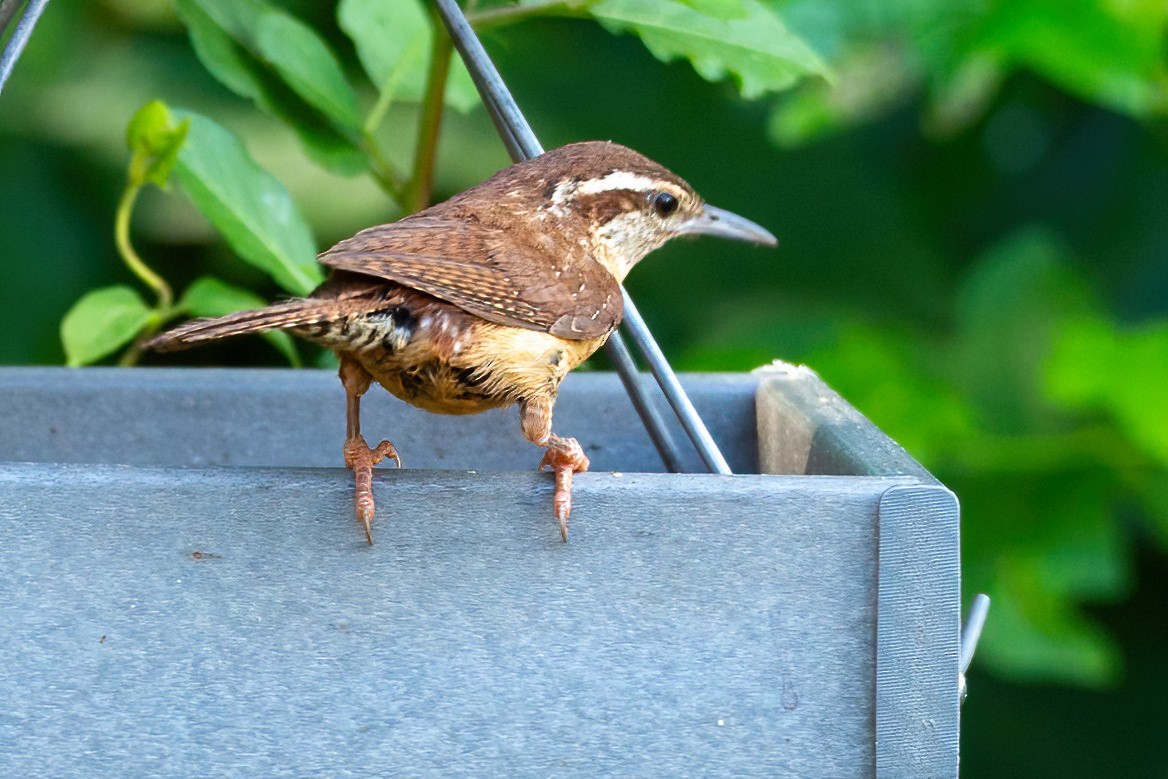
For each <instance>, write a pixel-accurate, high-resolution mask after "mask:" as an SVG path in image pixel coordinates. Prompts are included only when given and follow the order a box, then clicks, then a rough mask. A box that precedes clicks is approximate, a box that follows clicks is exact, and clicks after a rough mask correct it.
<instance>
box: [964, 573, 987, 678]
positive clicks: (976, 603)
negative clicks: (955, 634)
mask: <svg viewBox="0 0 1168 779" xmlns="http://www.w3.org/2000/svg"><path fill="white" fill-rule="evenodd" d="M989 612H990V596H989V595H986V594H984V593H978V594H977V595H975V596H974V597H973V603H972V604H970V606H969V614H968V615H966V617H965V625H964V626H963V627H962V628H961V650H960V652H959V661H958V662H959V665H960V666H961V673H963V674H964V673H965V672H966V671H968V670H969V664H970V663H972V662H973V652H974V650H975V649H977V641H978V639H979V638H981V629H982V628H984V627H985V621H986V615H987V614H989Z"/></svg>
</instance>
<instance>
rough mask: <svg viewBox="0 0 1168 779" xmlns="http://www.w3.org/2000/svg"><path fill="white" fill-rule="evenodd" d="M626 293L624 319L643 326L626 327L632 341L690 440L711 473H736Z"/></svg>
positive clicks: (727, 474) (725, 474)
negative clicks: (731, 468) (640, 323)
mask: <svg viewBox="0 0 1168 779" xmlns="http://www.w3.org/2000/svg"><path fill="white" fill-rule="evenodd" d="M622 291H623V288H622ZM624 295H625V321H626V322H630V321H633V320H635V321H638V322H642V326H641V329H637V328H634V327H629V328H627V329H628V332H629V337H630V338H632V339H633V343H635V344H636V345H637V348H639V349H640V350H641V354H643V355H644V356H645V360H646V361H647V362H648V363H649V370H651V371H653V375H654V376H656V377H657V383H658V384H660V385H661V391H662V392H664V393H665V397H667V398H668V399H669V404H670V405H671V406H673V410H674V412H675V413H676V414H677V418H678V419H679V420H680V421H681V426H682V427H684V428H685V432H686V433H688V434H689V437H690V440H691V441H693V442H694V448H695V449H697V450H698V454H700V455H701V456H702V459H703V460H704V461H705V463H706V467H707V468H709V469H710V471H711V472H712V473H720V474H722V475H724V476H729V475H730V474H731V473H733V471H731V470H730V464H729V463H727V462H726V458H725V457H723V456H722V453H721V452H720V451H719V450H718V445H717V444H716V443H714V439H713V437H712V436H711V435H710V431H709V430H707V429H706V426H705V424H704V423H703V422H702V419H701V417H700V416H698V412H697V409H695V408H694V407H693V403H691V402H690V399H689V395H686V394H685V389H684V388H683V387H682V386H681V382H680V381H678V380H677V374H675V373H674V372H673V369H672V368H670V367H669V361H668V360H666V359H665V354H664V353H663V352H662V351H661V347H659V346H658V345H657V342H656V341H654V340H653V336H652V335H651V334H650V333H649V329H648V328H647V327H645V326H644V324H643V323H644V320H642V319H641V315H640V313H639V312H638V311H637V307H636V306H635V305H633V299H632V298H630V297H629V293H628V292H625V293H624Z"/></svg>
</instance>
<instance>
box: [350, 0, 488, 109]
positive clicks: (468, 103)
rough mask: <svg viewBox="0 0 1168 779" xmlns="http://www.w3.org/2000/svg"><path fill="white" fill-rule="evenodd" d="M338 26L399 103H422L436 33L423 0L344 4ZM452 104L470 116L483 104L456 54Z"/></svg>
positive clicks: (452, 67)
mask: <svg viewBox="0 0 1168 779" xmlns="http://www.w3.org/2000/svg"><path fill="white" fill-rule="evenodd" d="M337 23H338V24H339V25H340V27H341V29H342V30H344V32H345V34H346V35H348V36H349V37H350V38H351V39H352V40H353V43H354V44H355V45H356V47H357V56H358V57H359V58H360V60H361V65H362V67H364V68H365V72H366V73H367V74H368V75H369V79H370V80H371V81H372V82H373V84H374V85H375V86H376V87H377V88H378V90H384V89H386V88H387V87H389V88H391V89H394V90H395V92H396V94H395V97H396V98H397V99H400V100H403V101H407V102H418V101H420V100H421V99H422V95H423V93H424V92H425V89H426V64H427V63H428V62H429V61H430V48H431V46H432V45H433V37H434V29H433V27H432V23H431V20H430V14H428V13H427V12H426V9H425V7H424V6H423V4H422V3H421V2H420V1H419V0H341V4H340V7H339V8H338V9H337ZM445 101H446V104H447V105H449V106H450V107H451V108H454V109H456V110H458V111H461V112H463V113H466V112H468V111H470V110H471V109H473V108H474V107H475V106H477V105H478V104H479V93H478V90H477V89H476V88H475V85H474V81H472V80H471V77H470V73H468V72H467V70H466V66H465V65H463V64H462V59H461V58H460V57H459V56H458V55H457V54H456V55H454V61H453V62H451V64H450V76H449V80H448V81H447V83H446V95H445Z"/></svg>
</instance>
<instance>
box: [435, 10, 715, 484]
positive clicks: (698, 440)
mask: <svg viewBox="0 0 1168 779" xmlns="http://www.w3.org/2000/svg"><path fill="white" fill-rule="evenodd" d="M434 5H435V7H436V8H437V10H438V13H439V15H440V16H441V17H442V21H443V22H444V23H445V24H446V29H447V30H448V31H449V32H450V38H451V40H452V41H453V42H454V47H455V48H456V49H457V50H458V53H459V54H460V55H461V56H462V59H463V61H464V62H465V63H466V67H467V70H469V71H470V75H471V78H472V79H473V80H474V82H475V86H477V87H478V90H479V94H481V95H482V97H483V103H484V104H485V105H486V107H487V111H488V113H489V114H490V116H491V120H492V121H493V122H494V123H495V127H496V129H497V130H498V131H499V135H500V137H501V138H502V139H503V143H504V145H506V147H507V151H508V153H509V154H510V155H511V158H512V159H513V160H515V161H519V160H528V159H531V158H532V157H537V156H539V155H540V154H542V153H543V147H542V146H541V145H540V143H539V140H538V139H537V138H536V137H535V133H534V132H533V131H532V129H531V125H529V124H528V123H527V119H526V118H525V117H524V116H523V112H522V111H520V110H519V106H518V104H516V102H515V99H514V98H513V97H512V96H511V91H510V90H509V89H507V85H506V84H504V83H503V78H502V76H500V75H499V71H498V69H497V68H496V67H495V65H494V63H493V62H491V58H490V57H489V56H488V55H487V52H486V49H484V48H483V44H482V42H481V41H479V39H478V36H477V35H475V32H474V30H473V29H471V26H470V23H469V22H468V21H467V20H466V16H465V15H464V14H463V13H462V9H461V8H459V6H458V3H457V2H455V0H434ZM621 291H622V293H623V295H624V303H625V312H624V326H625V330H626V331H627V332H628V333H629V336H630V337H631V338H632V339H633V342H634V343H635V344H636V345H637V348H638V349H640V350H641V351H642V353H643V354H644V356H645V359H646V360H647V361H648V362H649V366H650V368H651V370H652V371H653V375H654V377H656V379H657V382H658V384H660V385H661V390H662V392H664V393H665V396H666V398H667V399H668V400H669V402H670V404H671V405H672V406H673V410H674V412H675V413H676V414H677V416H678V419H680V420H681V423H682V427H683V428H685V431H686V433H687V434H688V435H689V437H690V440H691V441H692V442H693V445H694V448H695V449H697V451H698V454H700V455H701V457H702V460H703V461H704V462H705V463H706V465H707V467H709V469H710V470H711V471H714V472H716V473H723V474H729V473H730V466H729V465H727V463H726V459H725V458H724V457H723V456H722V453H721V452H720V451H718V446H717V444H715V443H714V439H713V437H712V436H711V435H710V433H709V430H707V429H706V425H705V423H704V422H702V420H701V417H699V416H698V414H697V411H696V410H695V409H694V407H693V403H691V402H690V400H689V397H688V396H687V395H686V394H685V390H684V389H683V388H682V386H681V382H679V381H678V380H677V376H676V374H674V372H673V369H672V368H671V367H670V365H669V362H668V360H666V359H665V355H664V354H662V353H661V349H660V347H658V346H657V342H656V341H655V340H654V339H653V334H652V333H651V332H649V328H648V326H647V325H646V324H645V321H644V320H643V319H642V318H641V315H640V313H639V312H638V311H637V309H636V306H634V305H633V301H632V299H631V298H629V295H628V293H627V292H625V291H624V288H623V287H622V289H621ZM605 349H606V353H607V354H608V356H609V358H610V359H611V360H612V362H613V365H614V367H616V369H617V372H618V373H619V374H620V377H621V381H622V382H623V383H624V385H625V389H626V390H627V391H628V392H629V398H630V399H631V400H632V403H633V406H634V407H635V408H636V409H637V413H638V414H640V415H641V421H642V422H644V424H645V427H646V429H647V430H648V431H649V437H650V438H652V439H653V444H654V445H655V446H656V447H657V451H658V452H660V453H661V457H662V460H663V461H664V462H665V465H666V467H667V468H669V469H670V470H672V471H677V470H680V466H681V456H680V454H679V453H678V450H677V445H676V443H675V442H674V441H673V438H672V436H670V434H669V431H668V429H667V427H666V426H665V422H664V420H663V419H662V418H661V416H660V415H659V414H657V413H656V409H655V408H654V406H653V405H652V401H651V400H650V399H649V398H648V396H647V395H646V394H645V391H644V387H643V385H642V384H641V382H640V380H639V379H640V376H639V374H638V373H637V372H636V365H635V364H634V363H633V361H632V359H631V355H630V354H629V352H628V348H627V347H626V346H625V344H624V342H623V340H621V338H620V335H619V334H618V333H613V334H612V336H611V337H610V338H609V340H608V343H607V344H606V345H605Z"/></svg>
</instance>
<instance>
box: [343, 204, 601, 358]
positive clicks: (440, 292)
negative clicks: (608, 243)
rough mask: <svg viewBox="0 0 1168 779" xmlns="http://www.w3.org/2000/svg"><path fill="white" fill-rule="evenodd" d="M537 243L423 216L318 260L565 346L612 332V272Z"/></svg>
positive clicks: (360, 237)
mask: <svg viewBox="0 0 1168 779" xmlns="http://www.w3.org/2000/svg"><path fill="white" fill-rule="evenodd" d="M539 240H540V238H539V236H528V237H527V240H524V239H523V238H522V237H518V236H516V235H514V234H511V233H509V232H508V231H505V230H503V229H500V228H495V227H488V226H487V225H484V224H481V223H476V224H473V225H470V224H467V222H465V221H463V220H461V219H450V218H443V217H437V216H429V215H424V214H423V215H418V216H414V217H409V218H407V219H403V220H402V221H400V222H395V223H393V224H389V225H382V226H380V227H371V228H369V229H368V230H362V231H361V232H360V233H357V235H355V236H353V237H352V238H349V239H347V240H345V241H342V242H340V243H339V244H337V245H336V246H334V247H333V248H331V249H329V250H328V251H327V252H325V253H324V254H322V255H321V256H320V261H321V262H322V263H323V264H325V265H327V266H328V267H330V268H337V269H340V270H346V271H351V272H353V273H360V274H363V275H366V276H376V277H378V278H383V279H389V280H390V281H394V282H397V283H398V284H401V285H403V286H406V287H410V288H412V289H416V290H419V291H421V292H425V293H427V294H430V295H433V296H434V297H436V298H439V299H441V300H445V301H447V302H448V303H453V304H454V305H456V306H458V307H459V308H461V309H463V310H464V311H469V312H470V313H472V314H475V315H477V316H480V317H482V318H483V319H486V320H487V321H490V322H496V323H498V324H505V325H513V326H515V327H523V328H527V329H529V330H542V331H546V332H550V333H551V334H552V335H556V336H559V337H561V338H567V339H570V340H588V339H592V338H597V337H599V336H602V335H604V334H605V333H607V332H609V331H610V330H612V329H613V328H614V327H616V325H617V323H619V322H620V318H621V314H622V310H623V306H622V302H621V291H620V285H619V284H617V281H616V279H614V278H613V277H612V274H610V273H609V272H608V271H607V270H606V269H605V268H604V267H603V266H601V265H600V264H599V263H597V262H596V261H595V260H593V259H592V258H590V257H576V258H572V257H569V256H566V254H565V253H563V252H557V251H556V250H555V249H556V246H555V243H556V242H555V241H554V240H550V241H548V245H547V246H543V247H541V246H538V245H537V243H538V242H539ZM419 247H425V250H424V251H420V250H419ZM571 248H572V249H576V248H577V247H571ZM573 259H575V261H572V260H573Z"/></svg>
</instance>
